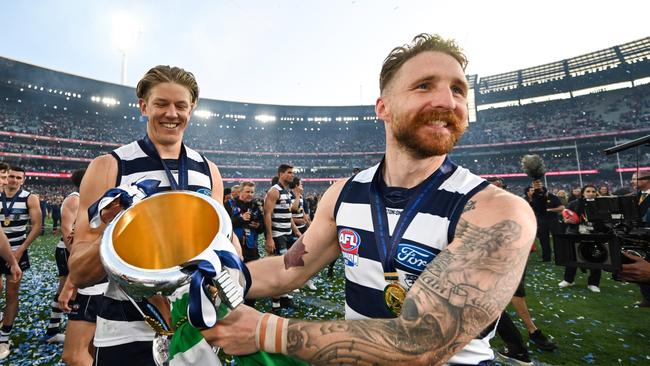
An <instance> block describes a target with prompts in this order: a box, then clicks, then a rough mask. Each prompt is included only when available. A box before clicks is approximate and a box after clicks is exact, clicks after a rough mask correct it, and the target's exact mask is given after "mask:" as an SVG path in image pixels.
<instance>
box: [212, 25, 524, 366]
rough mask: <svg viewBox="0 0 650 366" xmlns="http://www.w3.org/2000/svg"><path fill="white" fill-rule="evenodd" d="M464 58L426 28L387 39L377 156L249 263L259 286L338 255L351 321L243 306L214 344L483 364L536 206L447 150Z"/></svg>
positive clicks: (376, 360)
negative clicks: (282, 246)
mask: <svg viewBox="0 0 650 366" xmlns="http://www.w3.org/2000/svg"><path fill="white" fill-rule="evenodd" d="M466 62H467V61H466V59H465V56H464V55H463V53H462V51H461V50H460V49H459V47H458V46H457V45H456V43H455V42H454V41H450V40H444V39H442V38H440V37H439V36H435V35H433V36H432V35H428V34H421V35H418V36H416V37H415V38H414V39H413V41H412V42H411V43H410V44H408V45H405V46H402V47H397V48H395V49H393V50H392V51H391V52H390V54H389V55H388V57H387V58H386V60H385V61H384V64H383V67H382V71H381V74H380V91H381V95H380V97H379V98H378V99H377V102H376V106H375V110H376V113H377V115H378V117H379V118H381V119H383V120H384V125H385V128H386V154H385V157H384V159H383V161H382V162H381V163H380V164H378V165H376V166H374V167H372V168H369V169H366V170H364V171H361V172H359V173H358V174H356V175H355V176H353V177H352V178H350V179H347V180H343V181H340V182H337V183H335V184H334V185H333V186H332V187H330V189H329V190H328V191H327V192H326V193H325V195H324V196H323V199H322V200H321V202H320V203H319V208H318V211H317V213H316V216H315V217H314V220H313V221H312V225H311V226H310V227H309V229H308V230H307V231H306V232H305V234H304V235H302V236H301V237H300V238H299V239H298V240H297V241H296V243H295V244H294V245H293V246H292V248H291V249H290V250H289V251H288V252H287V253H286V254H284V255H283V256H279V257H271V258H265V259H262V260H259V261H256V262H251V263H250V264H249V269H250V272H251V276H252V279H253V281H252V287H251V289H250V292H249V293H248V294H249V296H250V297H262V296H270V295H273V294H277V293H283V292H287V291H289V290H291V289H294V288H297V287H300V286H301V285H302V284H303V283H304V282H305V281H306V280H307V279H309V278H310V277H311V276H313V275H314V274H315V273H317V272H318V271H320V270H321V269H322V268H323V267H325V266H326V265H327V264H328V263H330V262H331V261H332V260H333V259H334V258H336V257H337V256H339V255H341V254H342V255H343V259H344V261H345V277H346V282H345V286H346V288H345V294H346V296H345V302H346V306H345V310H346V320H345V321H330V322H308V321H303V320H298V319H291V320H289V319H284V318H280V317H278V316H275V315H272V314H261V313H259V312H257V311H256V310H255V309H252V308H249V307H245V306H242V307H241V308H238V309H236V310H235V311H234V312H233V313H232V314H231V315H230V316H228V317H227V318H225V319H223V320H220V321H219V322H218V325H217V326H216V327H214V328H211V329H208V330H205V331H204V332H203V334H204V336H205V337H206V339H207V340H208V341H209V342H210V343H212V344H213V345H218V346H221V347H222V348H223V350H224V351H225V352H226V353H228V354H246V353H251V352H254V351H256V350H258V349H261V350H264V351H267V352H272V353H284V354H287V355H289V356H291V357H295V358H298V359H302V360H305V361H307V362H308V363H315V364H390V365H394V364H404V365H416V364H426V365H429V364H442V363H445V362H449V363H450V364H463V365H487V364H490V363H491V362H492V359H493V358H494V353H493V352H492V350H491V349H490V346H489V338H490V337H491V336H492V334H493V333H494V332H493V329H492V328H490V327H488V325H489V324H491V323H492V322H493V321H494V320H495V319H496V318H497V317H498V316H499V314H500V313H501V311H502V310H503V308H505V306H506V305H507V304H508V302H509V301H510V299H511V298H512V295H513V293H514V292H515V289H516V287H517V284H518V283H519V280H520V278H521V275H522V272H523V269H524V265H525V263H526V259H527V256H528V251H529V249H530V246H531V244H532V242H533V239H534V236H535V217H534V216H533V213H532V211H531V209H530V207H529V205H528V204H527V203H526V202H525V201H523V200H522V199H520V198H518V197H516V196H514V195H512V194H510V193H508V192H505V191H504V190H502V189H499V188H496V187H493V186H491V185H489V184H488V183H487V182H486V181H485V180H483V179H481V178H480V177H478V176H476V175H474V174H472V173H470V172H469V171H468V170H467V169H464V168H462V167H460V166H457V165H456V164H454V163H453V162H452V161H451V160H450V159H449V158H448V157H447V154H448V153H449V152H450V151H451V149H452V148H453V147H454V145H455V144H456V142H457V141H458V139H459V138H460V137H461V136H462V134H463V132H464V130H465V128H466V127H467V93H468V85H467V82H466V78H465V75H464V67H465V65H466ZM270 274H273V275H270ZM486 328H487V329H486Z"/></svg>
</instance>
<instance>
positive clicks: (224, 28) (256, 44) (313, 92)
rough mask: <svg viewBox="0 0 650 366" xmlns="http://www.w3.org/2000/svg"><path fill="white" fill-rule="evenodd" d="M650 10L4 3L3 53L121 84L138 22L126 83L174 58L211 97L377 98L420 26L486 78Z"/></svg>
mask: <svg viewBox="0 0 650 366" xmlns="http://www.w3.org/2000/svg"><path fill="white" fill-rule="evenodd" d="M649 14H650V1H647V0H644V1H622V0H619V1H600V0H598V1H567V0H562V1H556V0H546V1H521V0H519V1H497V0H495V1H461V0H454V1H446V2H442V1H433V0H429V1H420V0H347V1H343V0H324V1H309V0H296V1H293V0H292V1H289V0H286V1H280V0H268V1H263V0H259V1H243V0H242V1H236V0H226V1H223V0H220V1H217V0H211V1H208V0H206V1H190V0H184V1H183V0H177V1H171V0H156V1H154V0H143V1H137V0H113V1H99V0H83V1H76V0H74V1H73V0H69V1H64V0H61V1H53V0H40V1H38V0H20V1H8V0H7V1H3V2H2V5H0V56H3V57H8V58H12V59H16V60H19V61H24V62H28V63H32V64H36V65H39V66H44V67H47V68H51V69H55V70H59V71H64V72H68V73H72V74H76V75H80V76H84V77H90V78H94V79H98V80H103V81H109V82H114V83H120V78H121V65H122V63H121V60H122V58H121V53H120V51H119V49H118V44H117V42H116V41H115V38H116V36H115V33H116V31H115V25H114V24H115V23H116V22H118V21H117V20H116V19H129V18H131V19H133V20H134V21H132V23H135V25H132V26H131V27H130V28H134V29H136V30H137V33H138V35H137V39H136V40H135V41H134V43H133V45H132V46H131V48H130V50H129V51H128V54H127V55H128V57H127V61H128V63H127V65H128V67H127V85H130V86H134V85H135V83H137V81H138V79H139V78H140V77H141V76H142V75H143V74H144V72H146V70H147V69H149V68H150V67H151V66H154V65H157V64H171V65H176V66H181V67H183V68H185V69H187V70H190V71H192V72H194V73H195V75H196V77H197V79H198V82H199V86H200V88H201V96H202V97H205V98H211V99H221V100H231V101H244V102H254V103H269V104H289V105H358V104H374V100H375V98H376V96H377V94H378V74H379V70H380V68H381V62H382V61H383V59H384V57H385V56H386V55H387V53H388V52H389V51H390V50H391V49H392V48H393V47H395V46H397V45H401V44H403V43H406V42H408V41H409V40H410V39H411V38H412V37H413V36H414V35H416V34H418V33H421V32H428V33H439V34H441V35H443V36H444V37H452V38H455V39H457V40H458V42H459V43H460V44H461V46H462V47H463V48H464V49H465V51H466V53H467V55H468V58H469V60H470V63H469V67H468V70H467V72H468V73H471V74H479V76H488V75H493V74H497V73H501V72H507V71H513V70H517V69H521V68H525V67H530V66H536V65H541V64H544V63H547V62H552V61H557V60H561V59H564V58H569V57H573V56H578V55H581V54H584V53H588V52H591V51H596V50H599V49H602V48H607V47H611V46H614V45H617V44H621V43H625V42H629V41H633V40H637V39H640V38H643V37H647V36H650V25H649V24H650V23H649V20H648V15H649ZM123 23H124V22H123ZM127 23H128V22H127ZM123 28H124V27H123Z"/></svg>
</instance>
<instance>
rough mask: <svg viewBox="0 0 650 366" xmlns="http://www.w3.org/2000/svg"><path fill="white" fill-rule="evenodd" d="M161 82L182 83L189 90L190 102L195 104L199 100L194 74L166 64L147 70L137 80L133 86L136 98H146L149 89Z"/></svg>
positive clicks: (197, 85)
mask: <svg viewBox="0 0 650 366" xmlns="http://www.w3.org/2000/svg"><path fill="white" fill-rule="evenodd" d="M161 83H176V84H179V85H182V86H184V87H186V88H187V90H189V92H190V97H191V99H192V104H196V102H197V101H198V100H199V84H197V82H196V78H194V74H192V73H191V72H189V71H185V70H183V69H181V68H180V67H175V66H167V65H158V66H156V67H153V68H151V69H150V70H149V71H147V73H146V74H144V76H143V77H142V79H140V81H139V82H138V86H137V87H136V88H135V94H136V95H137V97H138V98H140V99H144V100H147V98H148V97H149V93H150V92H151V89H153V88H154V87H155V86H156V85H158V84H161Z"/></svg>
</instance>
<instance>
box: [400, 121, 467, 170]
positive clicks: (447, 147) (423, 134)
mask: <svg viewBox="0 0 650 366" xmlns="http://www.w3.org/2000/svg"><path fill="white" fill-rule="evenodd" d="M432 121H442V122H446V123H447V126H445V127H444V128H445V129H447V132H448V133H445V132H437V131H427V125H428V124H429V123H430V122H432ZM466 128H467V124H466V123H465V121H461V120H460V119H459V118H458V117H457V116H456V115H455V114H454V113H452V112H450V111H446V112H438V111H429V112H422V113H418V114H417V115H416V116H415V117H414V118H413V119H412V120H411V121H410V122H405V121H400V119H399V117H396V116H393V135H394V136H395V139H396V140H397V142H398V143H399V144H400V145H401V146H403V147H405V148H406V149H407V150H408V151H409V152H410V153H412V154H413V155H414V156H415V157H417V158H419V159H424V158H428V157H431V156H440V155H444V154H447V153H449V152H450V151H451V149H453V148H454V146H455V145H456V142H458V140H459V139H460V138H461V136H463V133H464V132H465V129H466Z"/></svg>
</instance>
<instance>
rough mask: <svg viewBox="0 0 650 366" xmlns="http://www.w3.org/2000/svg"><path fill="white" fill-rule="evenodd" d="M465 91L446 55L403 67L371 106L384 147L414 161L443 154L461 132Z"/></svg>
mask: <svg viewBox="0 0 650 366" xmlns="http://www.w3.org/2000/svg"><path fill="white" fill-rule="evenodd" d="M468 88H469V87H468V85H467V82H466V79H465V74H464V72H463V69H462V67H461V65H460V64H459V63H458V61H457V60H456V59H455V58H453V57H452V56H450V55H448V54H446V53H442V52H436V51H425V52H422V53H420V54H418V55H416V56H414V57H412V58H411V59H409V60H408V61H406V62H405V63H404V64H403V65H402V66H401V68H400V69H399V70H398V71H397V73H396V74H395V77H394V79H393V80H391V81H390V84H389V85H388V86H387V87H386V89H385V90H384V92H383V93H382V96H381V97H380V98H379V99H378V100H377V105H376V112H377V115H378V116H379V117H380V118H381V119H383V120H384V121H385V125H386V139H387V140H386V141H387V146H389V145H390V146H396V147H397V148H399V149H402V150H405V151H406V152H408V153H409V154H411V155H412V156H414V157H415V158H418V159H422V158H427V157H431V156H436V155H444V154H447V153H448V152H449V151H451V149H452V148H453V147H454V145H455V144H456V142H458V140H459V139H460V137H461V136H462V135H463V133H464V132H465V129H466V128H467V92H468Z"/></svg>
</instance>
